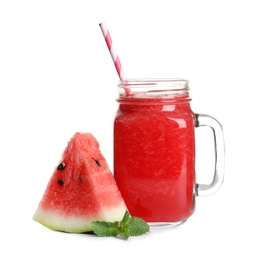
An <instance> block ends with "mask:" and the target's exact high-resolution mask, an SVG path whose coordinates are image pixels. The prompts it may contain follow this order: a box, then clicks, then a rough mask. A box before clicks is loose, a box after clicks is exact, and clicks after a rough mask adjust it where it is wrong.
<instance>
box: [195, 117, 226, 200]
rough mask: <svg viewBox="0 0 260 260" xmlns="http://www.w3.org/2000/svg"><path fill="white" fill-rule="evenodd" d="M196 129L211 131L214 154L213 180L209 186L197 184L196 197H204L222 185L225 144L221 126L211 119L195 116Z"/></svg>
mask: <svg viewBox="0 0 260 260" xmlns="http://www.w3.org/2000/svg"><path fill="white" fill-rule="evenodd" d="M195 116H196V127H201V126H208V127H210V128H211V129H212V131H213V137H214V152H215V169H214V170H215V171H214V176H213V180H212V182H211V183H210V184H197V190H196V193H197V196H206V195H211V194H213V193H215V192H216V191H217V190H218V189H219V188H220V187H221V185H222V183H223V180H224V167H225V142H224V134H223V129H222V126H221V124H220V123H219V122H218V121H217V120H216V119H215V118H213V117H211V116H208V115H203V114H195Z"/></svg>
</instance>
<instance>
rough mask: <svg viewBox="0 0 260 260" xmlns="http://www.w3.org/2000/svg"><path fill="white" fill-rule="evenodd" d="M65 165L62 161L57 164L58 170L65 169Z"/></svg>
mask: <svg viewBox="0 0 260 260" xmlns="http://www.w3.org/2000/svg"><path fill="white" fill-rule="evenodd" d="M65 167H66V164H65V163H64V162H63V163H61V164H60V165H59V166H58V168H57V169H58V170H60V171H62V170H64V169H65Z"/></svg>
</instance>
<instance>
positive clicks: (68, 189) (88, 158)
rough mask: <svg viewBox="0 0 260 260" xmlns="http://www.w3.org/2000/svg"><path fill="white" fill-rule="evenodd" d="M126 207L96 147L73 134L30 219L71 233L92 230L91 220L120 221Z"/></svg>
mask: <svg viewBox="0 0 260 260" xmlns="http://www.w3.org/2000/svg"><path fill="white" fill-rule="evenodd" d="M125 211H126V206H125V203H124V200H123V198H122V196H121V193H120V191H119V190H118V188H117V185H116V182H115V179H114V177H113V175H112V173H111V171H110V170H109V167H108V164H107V162H106V160H105V158H104V156H103V155H102V153H101V152H100V150H99V144H98V142H97V140H96V139H95V138H94V136H93V135H92V134H90V133H76V134H75V135H74V136H73V137H72V138H71V140H70V141H69V143H68V145H67V147H66V149H65V150H64V152H63V156H62V160H61V161H60V163H59V164H58V166H57V168H56V169H55V171H54V173H53V175H52V177H51V179H50V180H49V183H48V185H47V188H46V190H45V193H44V195H43V197H42V200H41V201H40V203H39V205H38V208H37V210H36V212H35V214H34V216H33V219H34V220H35V221H37V222H39V223H41V224H42V225H44V226H46V227H48V228H50V229H53V230H60V231H65V232H71V233H83V232H88V231H91V230H92V227H91V222H93V221H109V222H114V221H120V220H122V218H123V216H124V213H125Z"/></svg>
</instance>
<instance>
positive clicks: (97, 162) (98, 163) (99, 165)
mask: <svg viewBox="0 0 260 260" xmlns="http://www.w3.org/2000/svg"><path fill="white" fill-rule="evenodd" d="M94 161H95V162H96V164H97V166H98V167H101V164H100V162H99V161H98V160H96V159H94Z"/></svg>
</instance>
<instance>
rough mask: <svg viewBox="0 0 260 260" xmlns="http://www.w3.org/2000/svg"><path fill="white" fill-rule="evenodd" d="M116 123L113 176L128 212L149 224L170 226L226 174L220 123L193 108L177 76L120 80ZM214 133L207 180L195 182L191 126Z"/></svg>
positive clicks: (185, 216) (183, 217) (185, 83)
mask: <svg viewBox="0 0 260 260" xmlns="http://www.w3.org/2000/svg"><path fill="white" fill-rule="evenodd" d="M118 88H119V98H118V100H117V101H118V103H119V108H118V111H117V115H116V118H115V121H114V177H115V179H116V182H117V184H118V187H119V190H120V191H121V193H122V196H123V198H124V200H125V203H126V205H127V208H128V210H129V212H130V214H131V215H132V216H136V217H141V218H143V219H144V220H145V221H147V222H148V223H149V224H150V225H151V226H159V227H161V226H174V225H177V224H180V223H182V222H184V221H185V220H187V219H188V218H189V217H190V216H191V215H192V213H193V212H194V210H195V197H196V196H197V195H209V194H211V193H213V192H215V191H216V190H218V188H219V187H220V186H221V184H222V181H223V177H224V137H223V132H222V127H221V125H220V124H219V122H218V121H217V120H216V119H214V118H212V117H210V116H207V115H201V114H195V113H193V111H192V110H191V107H190V101H191V98H190V97H189V85H188V81H187V80H181V79H136V80H127V81H120V82H119V84H118ZM202 125H203V126H204V125H207V126H209V127H210V129H212V130H213V132H214V135H213V136H214V144H215V150H214V154H215V157H216V158H218V160H216V161H215V169H214V177H213V180H212V183H211V184H208V185H206V184H197V183H196V174H195V134H194V128H195V127H199V126H202Z"/></svg>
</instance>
